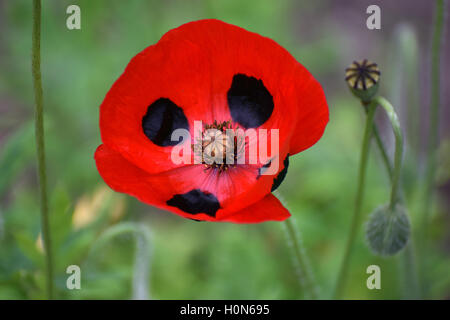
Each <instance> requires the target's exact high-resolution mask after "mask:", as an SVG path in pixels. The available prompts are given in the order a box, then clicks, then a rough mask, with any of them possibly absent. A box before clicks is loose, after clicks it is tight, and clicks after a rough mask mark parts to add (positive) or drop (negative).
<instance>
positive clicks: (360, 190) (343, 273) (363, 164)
mask: <svg viewBox="0 0 450 320" xmlns="http://www.w3.org/2000/svg"><path fill="white" fill-rule="evenodd" d="M376 107H377V103H376V102H371V103H370V104H369V106H368V110H367V118H366V128H365V130H364V138H363V143H362V148H361V156H360V161H359V172H358V187H357V191H356V199H355V207H354V212H353V218H352V225H351V227H350V235H349V237H348V240H347V245H346V249H345V253H344V259H343V260H342V264H341V269H340V271H339V276H338V281H337V285H336V290H335V293H334V295H335V298H339V297H340V296H341V295H342V292H343V290H344V286H345V281H346V279H347V275H348V271H349V264H350V256H351V254H352V251H353V246H354V242H355V239H356V235H357V233H358V229H359V226H360V224H361V209H362V200H363V197H364V186H365V180H366V168H367V162H368V161H367V160H368V158H369V149H370V148H369V147H370V138H371V136H372V130H373V122H374V121H373V120H374V117H375V110H376Z"/></svg>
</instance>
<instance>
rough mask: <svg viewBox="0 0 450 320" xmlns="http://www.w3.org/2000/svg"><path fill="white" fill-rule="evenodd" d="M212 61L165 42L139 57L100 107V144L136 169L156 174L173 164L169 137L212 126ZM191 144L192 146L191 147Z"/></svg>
mask: <svg viewBox="0 0 450 320" xmlns="http://www.w3.org/2000/svg"><path fill="white" fill-rule="evenodd" d="M207 61H208V58H207V57H206V56H205V54H204V52H203V51H202V49H201V48H199V47H198V46H197V45H195V44H193V43H190V42H187V41H183V40H180V41H177V42H174V41H170V42H167V41H166V42H162V43H158V44H156V45H153V46H150V47H148V48H147V49H145V50H144V51H142V52H141V53H139V54H138V55H136V56H135V57H134V58H133V59H132V60H131V61H130V63H129V64H128V66H127V67H126V69H125V71H124V73H123V74H122V75H121V76H120V77H119V79H118V80H117V81H116V82H115V83H114V85H113V86H112V87H111V89H110V90H109V92H108V93H107V95H106V97H105V99H104V101H103V103H102V105H101V106H100V131H101V136H102V141H103V143H104V144H106V145H108V146H109V147H110V148H112V149H114V150H116V151H118V152H120V153H121V154H122V156H124V157H125V158H126V159H128V160H129V161H131V162H132V163H134V164H135V165H136V166H138V167H140V168H141V169H144V170H145V171H147V172H149V173H158V172H162V171H166V170H170V169H173V168H175V167H178V166H181V165H183V164H175V163H174V162H173V161H171V152H172V149H173V145H175V144H176V142H178V141H175V142H174V141H171V134H172V133H173V131H174V130H175V129H188V130H189V132H190V134H191V137H193V136H194V131H193V130H194V129H193V128H194V120H203V121H212V119H213V118H212V112H211V111H210V90H209V88H210V84H209V83H210V69H209V66H208V63H207ZM190 142H191V141H189V143H190Z"/></svg>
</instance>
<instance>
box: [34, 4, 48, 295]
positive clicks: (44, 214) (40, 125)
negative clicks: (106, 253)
mask: <svg viewBox="0 0 450 320" xmlns="http://www.w3.org/2000/svg"><path fill="white" fill-rule="evenodd" d="M40 40H41V1H40V0H33V31H32V55H31V65H32V73H33V86H34V96H35V102H36V108H35V127H36V133H35V134H36V148H37V163H38V179H39V200H40V211H41V224H42V237H43V240H44V251H45V257H46V259H45V264H46V290H47V298H48V299H52V298H53V255H52V243H51V238H50V226H49V217H48V202H47V175H46V168H45V145H44V110H43V102H42V96H43V93H42V77H41V44H40Z"/></svg>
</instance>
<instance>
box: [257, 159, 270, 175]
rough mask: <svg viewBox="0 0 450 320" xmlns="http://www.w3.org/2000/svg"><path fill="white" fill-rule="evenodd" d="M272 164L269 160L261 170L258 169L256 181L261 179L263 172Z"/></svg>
mask: <svg viewBox="0 0 450 320" xmlns="http://www.w3.org/2000/svg"><path fill="white" fill-rule="evenodd" d="M271 164H272V160H270V161H269V162H267V163H266V164H265V165H263V166H262V167H261V168H259V169H258V175H257V176H256V179H259V178H261V176H262V174H263V173H264V171H266V170H267V168H269V167H270V165H271Z"/></svg>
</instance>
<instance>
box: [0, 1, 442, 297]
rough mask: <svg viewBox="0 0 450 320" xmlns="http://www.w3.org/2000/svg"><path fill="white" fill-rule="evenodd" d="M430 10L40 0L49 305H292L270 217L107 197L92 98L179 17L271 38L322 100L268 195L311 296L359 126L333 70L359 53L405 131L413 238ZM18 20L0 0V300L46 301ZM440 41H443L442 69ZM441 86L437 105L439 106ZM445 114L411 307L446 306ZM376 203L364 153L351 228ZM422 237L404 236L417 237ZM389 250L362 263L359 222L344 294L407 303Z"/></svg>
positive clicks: (327, 278) (376, 161)
mask: <svg viewBox="0 0 450 320" xmlns="http://www.w3.org/2000/svg"><path fill="white" fill-rule="evenodd" d="M70 4H77V5H79V6H80V8H81V30H72V31H71V30H68V29H67V28H66V19H67V17H68V15H67V14H66V8H67V6H68V5H70ZM370 4H378V5H380V7H381V8H382V14H381V17H382V29H381V30H368V29H367V28H366V26H365V22H366V18H367V14H366V13H365V12H366V8H367V7H368V6H369V5H370ZM432 13H433V5H432V1H410V0H409V1H395V2H394V1H375V0H374V1H357V0H353V1H351V0H348V1H331V0H328V1H326V0H320V1H319V0H318V1H294V0H292V1H291V0H278V1H272V0H259V1H240V0H214V1H200V0H195V1H194V0H192V1H182V0H176V1H175V0H171V1H155V0H153V1H140V0H133V1H131V0H130V1H118V0H116V1H106V0H95V1H92V0H89V1H88V0H84V1H82V0H78V1H77V0H44V1H43V25H42V43H41V47H42V73H43V86H44V88H43V89H44V105H45V130H46V132H45V133H46V151H47V168H48V176H49V197H50V205H51V224H52V236H53V242H54V250H55V254H56V281H57V283H56V286H57V297H58V298H61V299H107V298H112V299H129V298H153V299H299V298H302V297H303V295H302V292H301V289H300V286H299V285H298V281H297V280H298V279H297V275H296V269H295V264H294V261H293V259H292V254H291V251H290V248H289V246H288V244H287V241H286V238H285V235H284V230H283V228H282V225H281V224H280V223H276V222H267V223H263V224H256V225H234V224H227V223H207V222H203V223H197V222H194V221H190V220H187V219H182V218H180V217H178V216H175V215H172V214H170V213H167V212H163V211H160V210H157V209H155V208H153V207H150V206H146V205H144V204H142V203H140V202H138V201H137V200H136V199H134V198H132V197H129V196H126V195H122V194H118V193H114V192H112V191H111V190H110V189H109V188H108V187H107V186H106V185H105V183H104V182H103V181H102V179H101V178H100V176H99V174H98V172H97V170H96V168H95V162H94V159H93V155H94V151H95V149H96V147H97V146H98V145H99V144H100V134H99V127H98V117H99V105H100V104H101V102H102V100H103V98H104V96H105V94H106V92H107V91H108V90H109V88H110V86H111V85H112V83H113V82H114V81H115V80H116V79H117V78H118V77H119V75H120V74H121V73H122V72H123V70H124V68H125V66H126V64H127V63H128V61H129V60H130V59H131V57H133V56H134V55H135V54H136V53H138V52H139V51H141V50H143V49H144V48H146V47H147V46H149V45H150V44H153V43H155V42H156V41H158V39H159V38H160V37H161V36H162V35H163V34H164V33H165V32H166V31H168V30H170V29H172V28H174V27H177V26H179V25H181V24H183V23H185V22H188V21H192V20H197V19H201V18H217V19H221V20H224V21H226V22H229V23H233V24H236V25H239V26H241V27H244V28H246V29H248V30H251V31H254V32H258V33H260V34H262V35H265V36H268V37H270V38H273V39H274V40H276V41H277V42H278V43H280V44H281V45H282V46H284V47H285V48H286V49H288V50H289V51H290V52H291V53H292V54H293V55H294V56H295V57H296V58H297V59H298V60H299V61H300V62H301V63H302V64H303V65H305V66H306V67H307V68H308V69H309V70H310V71H311V73H312V74H313V75H314V76H315V77H316V78H317V79H318V80H319V81H320V82H321V83H322V84H323V86H324V90H325V93H326V95H327V99H328V102H329V107H330V123H329V125H328V127H327V129H326V132H325V134H324V137H323V139H322V140H320V141H319V143H317V144H316V145H315V146H314V147H312V148H311V149H309V150H307V151H305V152H303V153H301V154H299V155H297V156H295V157H292V158H291V165H290V168H289V174H288V175H287V178H286V180H285V182H284V183H283V185H282V186H281V187H280V189H279V191H280V194H281V195H282V196H283V197H284V198H285V200H286V202H287V205H288V207H289V209H290V211H291V213H292V214H293V216H295V223H296V225H297V227H298V230H299V231H300V233H301V235H302V238H303V241H304V244H305V246H306V248H307V253H308V254H309V256H310V260H311V265H312V269H313V272H314V275H315V278H316V279H317V281H318V283H319V284H320V292H321V297H322V298H330V297H331V294H332V291H333V286H334V283H335V281H336V276H337V273H338V271H339V264H340V261H341V259H342V256H343V252H344V245H345V241H346V239H347V236H348V232H349V229H350V221H351V215H352V212H353V203H354V197H355V191H356V174H357V166H358V161H359V152H360V144H361V140H362V131H363V127H364V118H365V115H364V112H363V109H362V108H361V106H360V105H359V102H358V101H357V100H356V99H354V98H353V97H352V96H351V94H350V92H349V90H348V89H347V87H346V84H345V82H344V80H343V78H344V69H345V67H347V65H349V64H350V63H351V62H352V61H353V60H355V59H361V58H369V59H370V60H373V61H376V62H377V63H378V64H379V65H380V68H381V70H382V80H381V93H382V94H383V95H384V96H386V97H387V98H388V99H389V100H390V101H392V102H393V104H394V107H395V108H396V109H397V111H398V113H399V116H400V120H401V123H402V126H403V131H404V133H405V135H406V141H407V145H406V151H405V159H404V170H403V174H402V175H403V176H402V180H403V187H404V192H405V197H406V203H407V207H408V209H409V212H410V216H411V220H412V225H413V229H414V231H416V229H417V228H418V227H419V225H420V223H419V222H420V215H421V198H422V193H423V169H424V150H425V147H426V143H427V135H426V132H427V131H426V128H427V123H428V120H427V119H428V117H427V115H428V110H429V59H430V57H429V47H430V38H431V37H430V36H431V21H432ZM31 16H32V13H31V1H29V0H14V1H12V0H9V1H8V0H6V1H4V0H3V1H0V299H40V298H44V294H43V292H44V273H43V255H42V244H41V243H42V242H41V240H40V219H39V217H40V215H39V204H38V195H37V190H38V189H37V178H36V173H35V171H36V156H35V144H34V125H33V110H34V104H33V103H34V100H33V91H32V80H31V65H30V53H31V21H32V20H31ZM447 34H449V33H448V30H447ZM448 48H449V44H448V42H447V43H446V48H444V49H445V51H444V52H445V57H444V59H443V63H444V65H443V70H444V69H445V70H447V71H448V70H449V67H450V65H449V62H450V59H449V50H448ZM444 80H447V83H448V80H449V79H448V77H447V79H444ZM446 88H448V87H446ZM448 91H449V90H444V94H443V102H442V107H444V106H446V105H448V104H449V102H450V99H449V92H448ZM442 109H445V108H442ZM448 120H449V112H448V110H443V113H442V115H441V129H442V130H441V147H440V150H439V169H438V177H437V183H438V184H437V197H436V198H435V199H434V200H435V201H433V209H432V215H431V219H430V220H431V229H430V232H429V237H430V243H431V246H430V248H429V249H428V250H427V252H426V255H419V256H418V257H417V258H418V262H420V263H419V266H420V267H421V268H420V271H421V274H422V275H425V280H426V281H425V291H424V297H425V298H438V299H443V298H449V297H450V272H449V270H450V232H449V229H450V228H449V227H450V214H449V211H450V210H449V200H448V199H449V193H450V139H449V137H450V136H449V127H448ZM377 122H378V124H379V126H380V128H381V134H382V137H383V140H384V141H385V143H386V144H387V145H388V146H389V150H390V152H391V154H392V151H393V137H392V136H391V132H390V127H389V124H388V122H387V121H386V119H385V117H383V116H379V117H377ZM372 146H373V147H374V146H375V145H374V144H373V145H372ZM388 199H389V181H388V177H387V174H386V172H385V170H384V168H383V166H382V162H381V159H380V154H379V153H378V150H376V148H372V152H371V157H370V162H369V170H368V179H367V189H366V197H365V201H364V212H365V213H366V215H365V216H364V220H366V218H367V214H368V213H370V212H371V211H372V210H373V209H375V208H376V207H377V206H378V205H380V204H383V203H386V202H387V201H388ZM421 240H423V239H418V238H415V239H414V241H415V242H416V244H417V243H420V242H421ZM400 255H401V254H400ZM400 255H399V256H398V257H392V258H380V257H375V256H374V255H372V254H371V252H370V251H369V249H368V248H367V245H366V243H365V240H364V236H363V230H362V229H361V230H360V232H359V234H358V241H357V244H356V248H355V251H354V255H353V259H352V261H351V270H350V273H349V274H350V278H349V283H348V286H347V290H346V291H345V294H344V297H345V298H351V299H395V298H403V297H405V292H404V287H405V281H410V280H408V279H406V280H405V279H404V277H403V275H404V268H403V267H402V264H401V263H400ZM372 264H376V265H379V266H380V267H381V272H382V274H381V283H382V289H381V290H369V289H367V287H366V279H367V277H368V274H366V268H367V266H369V265H372ZM69 265H79V266H80V267H81V275H82V280H81V286H82V289H81V290H68V289H66V279H67V277H68V275H67V274H66V268H67V266H69Z"/></svg>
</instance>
